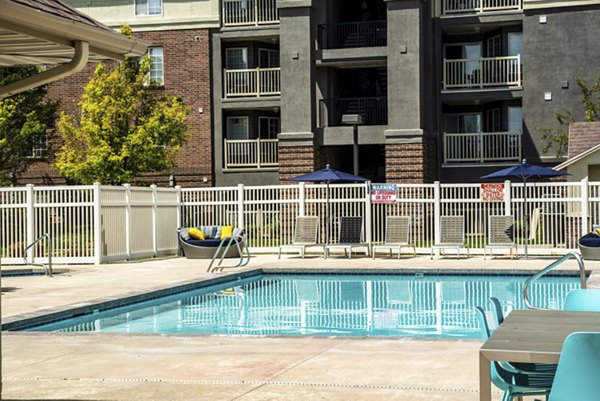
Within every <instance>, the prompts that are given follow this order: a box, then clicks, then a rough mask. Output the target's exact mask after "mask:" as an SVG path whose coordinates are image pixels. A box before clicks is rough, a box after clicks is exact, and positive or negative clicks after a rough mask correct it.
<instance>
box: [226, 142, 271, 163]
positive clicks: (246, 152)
mask: <svg viewBox="0 0 600 401" xmlns="http://www.w3.org/2000/svg"><path fill="white" fill-rule="evenodd" d="M277 143H278V140H277V139H243V140H233V139H225V168H267V167H277V165H278V155H277Z"/></svg>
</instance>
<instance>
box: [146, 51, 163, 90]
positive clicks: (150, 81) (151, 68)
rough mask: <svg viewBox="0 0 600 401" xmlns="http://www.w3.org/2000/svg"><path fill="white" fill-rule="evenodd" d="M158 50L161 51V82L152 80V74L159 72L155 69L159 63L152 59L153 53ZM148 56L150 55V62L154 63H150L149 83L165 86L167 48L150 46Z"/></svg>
mask: <svg viewBox="0 0 600 401" xmlns="http://www.w3.org/2000/svg"><path fill="white" fill-rule="evenodd" d="M156 49H160V51H161V59H162V62H161V68H160V81H157V80H153V79H152V75H153V74H152V72H153V71H156V70H157V69H156V68H153V67H154V66H155V65H156V64H157V63H156V62H155V61H154V59H153V58H152V55H151V51H152V50H156ZM146 54H148V57H150V60H152V62H151V63H150V70H149V71H148V83H149V84H154V85H158V86H164V85H165V48H164V47H163V46H149V47H148V50H147V53H146Z"/></svg>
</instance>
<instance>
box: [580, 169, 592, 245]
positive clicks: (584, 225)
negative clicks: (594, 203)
mask: <svg viewBox="0 0 600 401" xmlns="http://www.w3.org/2000/svg"><path fill="white" fill-rule="evenodd" d="M589 197H590V193H589V186H588V180H587V178H584V179H583V180H581V235H582V236H584V235H585V234H587V233H589V232H590V227H589V208H588V206H589V202H588V201H589Z"/></svg>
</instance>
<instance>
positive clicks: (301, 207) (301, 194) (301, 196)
mask: <svg viewBox="0 0 600 401" xmlns="http://www.w3.org/2000/svg"><path fill="white" fill-rule="evenodd" d="M305 185H306V184H305V183H304V182H300V183H299V186H298V201H299V204H298V214H299V215H300V216H304V215H305V213H306V209H305V202H306V186H305Z"/></svg>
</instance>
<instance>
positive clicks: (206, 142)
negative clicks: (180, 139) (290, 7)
mask: <svg viewBox="0 0 600 401" xmlns="http://www.w3.org/2000/svg"><path fill="white" fill-rule="evenodd" d="M64 1H65V3H67V4H68V5H70V6H72V7H74V8H76V9H77V10H79V11H81V12H83V13H85V14H87V15H89V16H91V17H92V18H94V19H96V20H98V21H100V22H102V23H103V24H104V25H107V26H108V27H110V28H113V29H118V28H119V27H120V26H121V24H123V23H128V24H129V25H130V26H131V27H132V28H133V31H134V36H135V37H139V38H142V39H144V40H145V41H147V42H149V43H150V44H151V45H150V47H149V48H148V54H149V55H150V57H151V58H152V60H153V63H152V68H151V72H150V79H151V80H152V81H154V82H155V83H158V84H159V87H158V89H157V90H158V91H164V92H166V93H169V94H171V95H175V96H181V97H182V98H183V100H184V102H185V104H186V105H187V106H188V107H189V108H190V115H189V117H188V126H189V130H190V133H191V137H190V139H189V141H188V142H187V143H186V144H185V145H184V146H183V147H182V148H181V150H180V151H179V154H178V156H177V160H176V166H175V168H173V169H172V170H170V171H164V172H159V173H152V174H148V175H145V176H143V177H139V180H140V182H143V183H156V184H158V185H169V183H170V182H173V180H172V179H171V180H170V178H171V177H173V178H174V180H175V183H176V184H178V185H182V186H211V185H214V180H213V159H212V148H213V142H212V140H213V135H212V101H211V96H212V93H211V71H210V34H211V29H215V28H218V27H219V24H220V20H219V2H218V1H217V0H209V1H206V0H205V1H197V0H112V1H103V0H64ZM94 68H95V65H90V66H88V67H87V68H86V69H85V70H84V71H82V72H80V73H79V74H76V75H74V76H72V77H70V78H69V79H66V80H62V81H58V82H56V83H54V84H52V85H50V87H49V90H48V93H49V96H51V97H53V98H55V99H59V100H60V102H61V108H62V109H63V110H66V111H68V112H70V113H75V114H76V115H77V113H78V108H77V103H78V102H79V100H80V98H81V94H82V93H83V87H84V86H85V84H86V83H87V82H88V80H89V78H90V77H91V74H92V72H93V70H94ZM33 156H34V157H40V160H42V161H40V162H39V163H35V164H34V165H33V166H32V167H31V168H30V169H29V171H28V172H27V174H26V175H25V177H23V179H22V180H21V181H23V182H33V183H38V184H57V183H62V182H64V180H63V179H62V178H61V177H58V175H57V173H56V172H55V171H53V170H52V169H51V168H50V167H49V165H48V162H47V161H45V156H50V157H49V159H50V161H51V159H52V155H47V149H46V146H39V148H38V149H36V151H35V153H34V154H33Z"/></svg>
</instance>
